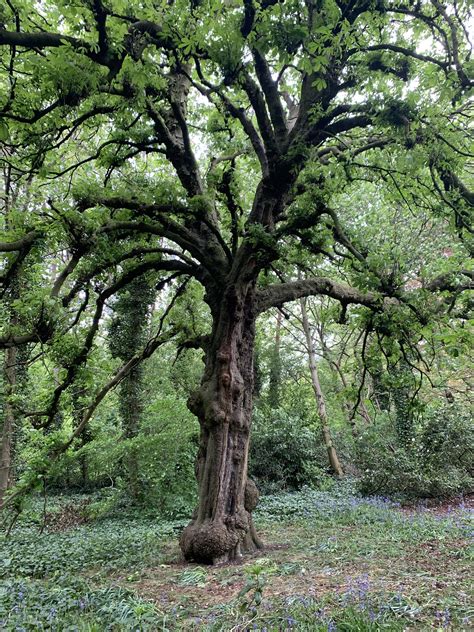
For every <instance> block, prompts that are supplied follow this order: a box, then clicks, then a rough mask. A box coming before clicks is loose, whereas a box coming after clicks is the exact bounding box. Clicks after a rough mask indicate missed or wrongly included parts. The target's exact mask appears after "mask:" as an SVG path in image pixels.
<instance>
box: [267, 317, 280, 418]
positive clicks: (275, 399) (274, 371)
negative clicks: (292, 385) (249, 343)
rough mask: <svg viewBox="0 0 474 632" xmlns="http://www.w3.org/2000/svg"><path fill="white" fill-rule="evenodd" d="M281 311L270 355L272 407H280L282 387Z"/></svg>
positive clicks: (269, 396)
mask: <svg viewBox="0 0 474 632" xmlns="http://www.w3.org/2000/svg"><path fill="white" fill-rule="evenodd" d="M280 330H281V312H280V311H279V312H278V313H277V320H276V328H275V341H274V343H273V349H272V354H271V357H270V383H269V387H268V403H269V405H270V407H271V408H278V406H279V405H280V387H281V358H280V343H281V335H280Z"/></svg>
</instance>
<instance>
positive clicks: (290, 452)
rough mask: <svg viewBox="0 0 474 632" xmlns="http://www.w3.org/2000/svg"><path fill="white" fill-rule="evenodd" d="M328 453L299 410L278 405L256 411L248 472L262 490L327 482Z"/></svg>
mask: <svg viewBox="0 0 474 632" xmlns="http://www.w3.org/2000/svg"><path fill="white" fill-rule="evenodd" d="M327 469H328V468H327V456H326V453H325V451H324V448H323V446H322V445H321V441H320V440H319V434H318V433H317V431H316V430H315V429H314V428H311V427H310V426H309V425H308V422H307V420H305V419H303V418H302V417H301V416H299V415H298V414H293V415H290V414H289V413H288V412H287V411H285V410H283V409H281V408H278V409H275V410H271V409H269V408H260V409H257V410H256V411H255V414H254V422H253V432H252V443H251V447H250V475H251V476H252V477H253V478H254V479H255V480H256V482H257V485H258V486H259V488H260V490H261V491H264V492H266V493H270V492H274V491H277V490H296V489H300V488H301V487H302V486H303V485H310V486H324V485H327V483H328V478H329V477H328V473H327Z"/></svg>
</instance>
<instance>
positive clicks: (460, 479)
mask: <svg viewBox="0 0 474 632" xmlns="http://www.w3.org/2000/svg"><path fill="white" fill-rule="evenodd" d="M355 456H356V462H357V465H358V467H359V468H360V470H361V479H360V484H359V486H360V489H361V491H362V492H364V493H385V494H402V495H404V496H408V497H434V496H453V495H456V494H461V493H468V492H470V491H472V490H473V488H474V471H473V467H472V463H473V456H474V429H473V426H472V422H471V419H470V415H469V414H468V411H467V410H465V409H463V408H462V407H460V406H455V405H446V406H443V407H440V408H431V409H427V410H426V411H425V412H424V414H423V416H422V417H421V418H420V419H419V420H418V423H417V425H416V427H415V429H414V434H413V437H412V441H411V445H409V446H403V445H400V443H399V441H398V439H397V436H396V434H395V432H394V429H393V428H392V427H391V425H390V422H389V421H388V420H387V419H385V420H384V421H383V422H382V423H381V424H380V423H379V424H374V425H373V426H371V427H370V428H368V429H367V430H366V431H365V432H364V433H363V434H362V435H361V436H360V437H359V439H358V441H357V442H356V455H355Z"/></svg>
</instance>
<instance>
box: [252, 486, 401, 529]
mask: <svg viewBox="0 0 474 632" xmlns="http://www.w3.org/2000/svg"><path fill="white" fill-rule="evenodd" d="M399 507H400V503H398V502H395V501H393V500H390V499H389V498H387V497H386V496H369V497H363V496H361V495H359V494H358V493H357V492H355V491H353V490H352V491H351V490H350V488H348V489H346V488H342V489H341V490H332V491H329V492H322V491H317V490H313V489H309V488H303V489H302V490H300V491H297V492H288V493H284V494H274V495H269V496H264V497H263V498H262V499H261V502H260V505H259V507H258V508H257V511H256V516H257V517H260V518H263V519H270V520H285V519H286V518H294V517H301V516H302V517H304V518H319V519H321V520H330V521H331V520H334V518H337V517H339V516H341V514H349V515H350V514H359V513H362V514H364V513H366V512H369V513H371V514H372V516H373V517H374V518H376V519H381V520H385V519H386V517H387V515H388V512H387V510H389V509H396V508H399ZM377 514H380V515H379V516H377Z"/></svg>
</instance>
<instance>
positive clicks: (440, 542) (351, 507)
mask: <svg viewBox="0 0 474 632" xmlns="http://www.w3.org/2000/svg"><path fill="white" fill-rule="evenodd" d="M103 505H104V500H103V499H102V500H101V501H100V502H99V503H97V497H96V496H92V497H86V496H74V497H71V496H69V497H53V498H51V499H49V501H48V505H47V507H46V513H45V512H44V511H43V509H44V508H43V507H42V503H40V502H39V500H38V501H37V502H35V503H33V505H32V507H31V508H30V510H29V511H27V512H26V513H25V515H24V517H23V518H22V519H20V520H19V521H18V522H17V523H16V525H15V527H14V529H13V531H12V533H11V535H10V537H9V538H8V539H7V538H5V536H4V535H2V536H0V629H4V630H19V631H22V630H25V631H26V630H58V631H63V630H68V631H73V630H74V631H75V630H80V631H90V632H96V631H97V632H99V631H102V630H162V631H166V630H235V631H237V630H247V629H249V630H252V629H256V630H262V631H263V630H267V631H268V632H269V631H270V630H287V629H296V630H308V631H313V630H314V631H323V630H324V631H334V630H337V631H347V632H357V631H371V630H400V631H401V630H433V629H435V630H456V631H461V630H466V631H468V630H472V629H474V627H473V626H474V621H473V615H474V608H473V605H472V604H473V601H472V592H471V593H470V590H472V579H471V577H472V560H473V548H472V534H473V521H472V517H473V512H472V509H473V506H474V502H473V499H472V497H468V498H465V499H464V500H460V501H457V502H454V501H453V502H450V503H439V504H436V503H434V504H433V505H432V506H430V505H428V506H427V504H426V503H422V504H418V505H416V506H412V507H400V506H399V505H398V504H396V503H393V502H392V501H390V500H389V499H386V498H381V497H369V498H367V497H366V498H363V497H361V496H359V495H357V494H356V493H355V492H354V490H353V487H352V486H351V485H347V484H342V485H337V486H335V487H334V488H333V489H331V490H330V491H326V492H322V491H314V490H310V489H304V490H302V491H300V492H296V493H287V494H279V495H274V496H267V497H264V498H263V499H262V501H261V504H260V508H259V510H258V514H257V525H258V528H259V532H260V533H261V535H262V536H263V539H264V541H265V542H266V543H267V545H268V546H267V548H266V550H264V551H262V552H259V553H258V554H256V555H254V556H251V557H246V558H245V559H244V561H243V562H242V563H240V564H232V565H225V566H220V567H202V566H199V565H195V564H185V563H183V561H182V560H181V558H180V553H179V548H178V544H177V536H178V534H179V530H180V529H181V528H182V525H183V524H184V521H183V520H179V521H178V520H175V521H160V520H158V519H157V518H156V517H155V516H153V515H150V514H146V513H144V512H141V513H137V512H132V511H128V512H126V511H125V512H124V511H123V510H122V511H121V512H117V511H116V512H115V513H112V514H111V515H109V516H108V517H102V518H95V519H93V520H90V519H89V520H87V521H84V517H83V516H84V511H85V509H86V508H87V512H88V513H89V514H94V512H96V513H97V511H98V510H99V509H100V510H102V509H103ZM45 516H46V524H43V523H44V517H45Z"/></svg>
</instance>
